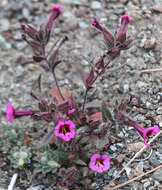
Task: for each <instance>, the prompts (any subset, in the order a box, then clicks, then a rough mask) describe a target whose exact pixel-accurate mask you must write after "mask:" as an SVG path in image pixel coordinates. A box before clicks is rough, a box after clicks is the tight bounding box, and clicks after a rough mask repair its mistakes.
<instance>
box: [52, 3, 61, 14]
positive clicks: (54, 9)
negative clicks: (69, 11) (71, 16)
mask: <svg viewBox="0 0 162 190" xmlns="http://www.w3.org/2000/svg"><path fill="white" fill-rule="evenodd" d="M52 10H53V11H57V12H58V13H60V14H61V13H62V9H61V7H60V5H54V6H53V7H52Z"/></svg>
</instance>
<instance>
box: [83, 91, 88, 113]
mask: <svg viewBox="0 0 162 190" xmlns="http://www.w3.org/2000/svg"><path fill="white" fill-rule="evenodd" d="M88 91H89V89H88V88H87V89H86V92H85V96H84V102H83V109H82V112H83V113H84V108H85V103H86V100H87V94H88Z"/></svg>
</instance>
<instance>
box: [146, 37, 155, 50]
mask: <svg viewBox="0 0 162 190" xmlns="http://www.w3.org/2000/svg"><path fill="white" fill-rule="evenodd" d="M155 45H156V39H155V38H151V39H150V40H146V42H145V44H144V48H145V49H153V48H154V47H155Z"/></svg>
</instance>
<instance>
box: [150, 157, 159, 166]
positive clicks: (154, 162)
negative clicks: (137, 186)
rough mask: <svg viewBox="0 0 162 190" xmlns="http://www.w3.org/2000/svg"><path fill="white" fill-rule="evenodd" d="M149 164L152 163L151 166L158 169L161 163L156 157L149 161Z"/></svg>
mask: <svg viewBox="0 0 162 190" xmlns="http://www.w3.org/2000/svg"><path fill="white" fill-rule="evenodd" d="M149 162H150V164H151V166H153V167H157V166H158V165H160V161H159V160H158V159H157V158H156V157H151V158H150V159H149Z"/></svg>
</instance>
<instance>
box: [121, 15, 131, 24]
mask: <svg viewBox="0 0 162 190" xmlns="http://www.w3.org/2000/svg"><path fill="white" fill-rule="evenodd" d="M125 19H126V20H127V22H131V21H132V20H133V18H131V17H129V16H128V15H127V14H125V15H123V16H121V22H123V21H124V20H125Z"/></svg>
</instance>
